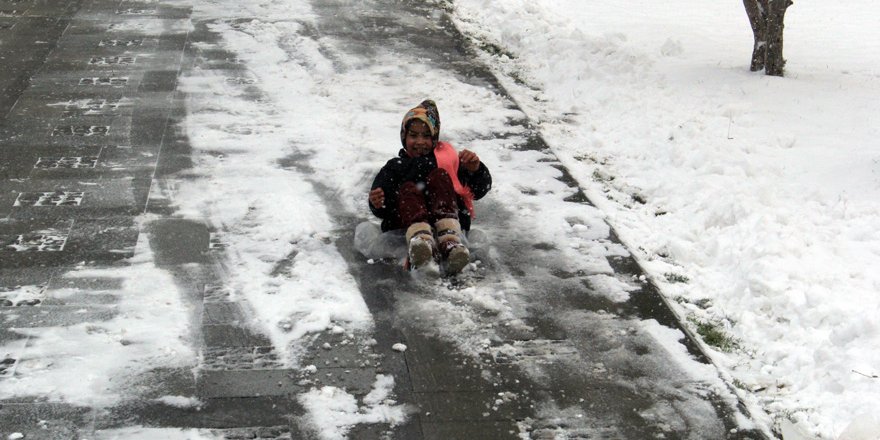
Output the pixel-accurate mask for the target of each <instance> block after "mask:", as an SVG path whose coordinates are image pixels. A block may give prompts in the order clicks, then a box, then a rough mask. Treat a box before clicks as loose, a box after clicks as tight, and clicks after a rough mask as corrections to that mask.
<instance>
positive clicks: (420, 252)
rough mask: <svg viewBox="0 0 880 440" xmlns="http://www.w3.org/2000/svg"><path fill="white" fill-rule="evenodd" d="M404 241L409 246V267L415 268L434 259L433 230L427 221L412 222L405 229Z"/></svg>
mask: <svg viewBox="0 0 880 440" xmlns="http://www.w3.org/2000/svg"><path fill="white" fill-rule="evenodd" d="M406 242H407V243H408V246H409V267H410V268H411V269H417V268H419V267H422V266H424V265H426V264H428V263H430V262H432V261H434V253H435V252H436V250H437V243H436V242H435V241H434V232H433V231H432V230H431V225H429V224H427V223H424V222H422V223H413V224H412V225H410V227H409V228H407V229H406Z"/></svg>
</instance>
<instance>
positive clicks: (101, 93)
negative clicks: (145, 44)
mask: <svg viewBox="0 0 880 440" xmlns="http://www.w3.org/2000/svg"><path fill="white" fill-rule="evenodd" d="M143 75H144V73H143V71H139V70H136V71H131V72H125V73H122V74H116V73H113V72H104V71H95V70H80V71H74V72H41V73H40V74H39V75H35V76H33V78H31V79H30V82H29V87H28V90H27V92H26V96H25V98H27V97H28V96H30V95H32V96H33V97H34V99H41V100H52V101H55V102H63V101H66V100H68V99H76V98H80V97H83V98H95V97H97V98H104V99H110V98H116V99H120V98H123V97H131V96H135V95H136V92H137V88H138V87H139V86H140V82H141V79H142V78H143ZM13 115H14V114H13Z"/></svg>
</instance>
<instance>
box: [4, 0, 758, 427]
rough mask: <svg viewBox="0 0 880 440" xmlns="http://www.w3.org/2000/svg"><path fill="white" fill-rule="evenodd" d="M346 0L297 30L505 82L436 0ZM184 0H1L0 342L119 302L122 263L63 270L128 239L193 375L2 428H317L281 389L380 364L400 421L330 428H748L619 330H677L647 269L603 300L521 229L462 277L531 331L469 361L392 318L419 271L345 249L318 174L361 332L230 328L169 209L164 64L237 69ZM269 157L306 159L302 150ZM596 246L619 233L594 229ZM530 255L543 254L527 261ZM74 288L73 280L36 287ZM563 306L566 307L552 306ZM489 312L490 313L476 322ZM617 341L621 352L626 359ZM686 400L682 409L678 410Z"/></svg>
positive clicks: (345, 233)
mask: <svg viewBox="0 0 880 440" xmlns="http://www.w3.org/2000/svg"><path fill="white" fill-rule="evenodd" d="M355 3H357V4H356V5H355ZM355 3H352V2H346V1H317V2H314V4H313V7H314V9H315V11H316V12H317V14H318V16H319V19H318V21H317V23H318V24H317V26H316V27H310V28H306V31H305V32H310V33H312V34H314V35H321V36H324V37H326V36H331V37H332V38H334V39H336V40H338V41H341V42H343V44H344V46H345V48H346V50H350V51H354V52H359V53H361V54H369V53H370V52H371V51H372V50H374V45H375V44H384V45H392V46H399V50H412V49H413V48H416V49H417V50H419V51H421V52H422V53H424V54H425V57H426V59H428V60H430V62H432V63H435V64H436V66H437V68H441V69H447V70H450V71H451V72H453V73H454V74H455V75H458V76H460V77H462V78H467V81H469V82H470V83H473V84H478V85H481V86H483V87H486V88H489V89H492V90H494V91H495V92H496V93H498V94H500V95H503V96H506V92H505V91H504V90H503V88H502V87H501V86H500V85H499V83H498V81H497V80H496V79H495V78H494V77H493V75H492V74H491V73H490V72H489V70H487V69H486V68H485V67H482V66H481V65H480V64H479V63H478V62H477V61H475V57H474V55H473V53H472V50H473V49H472V48H470V47H469V46H468V43H467V40H466V39H465V38H464V37H462V36H461V35H460V34H459V33H458V32H457V31H456V30H455V28H454V27H453V26H452V24H451V23H450V22H449V20H448V19H447V18H444V16H443V13H442V11H437V10H433V9H432V8H431V7H430V6H429V5H422V4H420V2H399V1H388V2H355ZM181 5H182V2H175V3H173V4H163V3H156V2H135V1H122V2H120V1H118V0H117V1H100V0H99V1H89V0H71V1H60V0H59V1H52V2H48V1H40V0H0V59H2V63H3V64H2V65H3V68H2V70H0V90H2V92H0V116H2V119H0V217H2V218H3V220H2V221H0V294H2V293H3V292H9V291H12V290H13V289H17V290H18V291H20V290H21V286H29V288H31V289H32V290H33V292H32V295H30V297H29V299H27V300H25V301H18V302H14V301H11V300H7V301H6V302H5V303H2V304H0V318H2V320H3V327H2V328H0V344H4V345H10V346H13V345H16V344H19V345H20V346H21V347H27V345H28V344H29V339H28V338H27V337H26V336H23V335H22V333H20V332H17V331H16V330H17V329H27V328H32V327H40V326H45V325H47V324H46V323H47V322H51V325H53V326H65V325H74V324H78V323H90V322H101V321H102V320H106V319H110V318H111V317H112V316H113V315H114V314H115V313H117V311H116V309H115V308H114V307H113V304H114V301H116V297H115V296H114V291H115V290H116V289H118V288H119V282H120V281H119V279H116V278H114V277H112V276H107V277H93V278H69V277H65V276H64V275H65V274H66V273H67V272H69V271H71V270H73V269H74V268H79V269H81V268H83V267H89V268H101V269H112V268H116V267H118V268H120V270H122V269H123V268H125V267H126V265H127V264H128V260H129V259H130V258H132V257H133V255H134V252H135V249H136V247H137V245H138V242H139V241H138V240H139V239H146V240H148V242H149V244H150V248H152V249H153V252H154V254H153V256H152V257H153V259H154V262H155V264H156V266H157V267H159V268H161V269H163V270H165V271H167V272H168V273H170V274H171V275H172V276H173V278H174V280H175V283H176V284H177V286H178V287H179V288H180V290H181V292H183V293H184V295H185V298H183V299H182V300H183V301H184V303H185V304H187V306H188V307H190V310H191V322H192V323H193V324H194V325H193V326H192V329H193V334H192V335H190V337H191V339H192V340H194V341H197V344H198V349H199V353H200V359H201V360H200V364H199V365H198V367H197V368H196V371H192V369H189V368H168V369H156V370H153V371H150V372H148V373H147V374H145V375H144V376H143V377H141V378H140V379H139V382H138V383H137V384H136V385H135V388H136V390H137V392H136V393H134V395H136V396H137V398H133V399H130V400H127V401H125V402H124V403H122V404H119V405H116V406H113V407H109V408H105V407H101V408H92V407H81V406H75V405H70V404H66V403H64V402H50V401H47V400H46V399H45V397H44V396H40V395H33V396H17V397H15V398H11V399H6V400H3V401H0V434H2V435H3V436H7V435H9V434H11V433H14V432H20V433H22V434H24V435H25V437H24V438H27V439H33V438H53V439H54V438H59V439H60V438H94V437H97V438H100V437H101V432H103V431H105V430H108V429H113V428H124V427H130V426H150V427H172V428H203V429H209V430H212V432H213V433H214V434H216V435H220V436H222V437H225V438H261V439H270V438H271V439H284V438H316V435H315V434H314V433H313V432H311V431H309V429H308V427H307V426H306V423H304V421H303V416H304V414H305V411H304V409H303V407H302V405H301V404H300V402H299V401H298V400H297V396H298V395H300V394H302V393H304V392H306V391H308V390H309V389H311V388H313V387H320V386H326V385H333V386H336V387H340V388H344V389H346V390H347V391H348V392H350V393H352V394H353V395H355V396H359V397H362V396H364V395H365V394H367V393H368V392H369V391H370V388H371V386H372V384H373V382H374V380H375V378H376V375H377V374H390V375H392V376H393V377H394V378H395V388H394V392H395V396H396V400H397V401H399V402H401V403H405V404H408V405H409V406H410V408H413V410H412V413H411V414H410V417H409V418H408V419H407V422H406V423H405V424H404V425H402V426H388V425H358V426H356V427H354V429H353V430H352V432H351V433H350V435H349V438H355V439H373V438H376V439H378V438H396V439H503V438H523V436H525V437H526V438H535V439H545V438H567V439H580V438H583V439H586V438H609V439H611V438H629V439H642V438H729V439H759V438H765V436H764V434H763V433H761V432H759V431H757V430H751V429H741V428H740V424H739V423H738V421H737V418H738V417H742V412H741V411H742V408H737V407H735V404H734V406H731V402H730V400H729V399H724V398H722V397H721V396H718V395H716V394H715V391H713V390H711V389H709V388H708V387H707V385H706V384H703V383H701V382H700V381H696V380H692V379H690V378H689V377H688V375H687V372H685V371H681V370H679V369H678V367H676V366H675V365H674V364H673V363H672V362H671V361H670V360H669V359H667V358H665V357H664V355H663V354H662V350H661V349H658V348H657V347H652V346H648V345H645V339H644V338H643V337H640V336H639V335H638V334H636V333H637V332H635V331H634V330H632V322H633V320H640V319H655V320H657V321H658V322H659V323H660V324H662V325H664V326H667V327H670V328H676V329H681V326H680V324H679V323H678V322H677V318H676V316H675V315H674V314H673V313H672V312H671V311H670V309H669V307H668V306H667V304H666V303H665V302H664V300H663V299H662V298H661V297H660V296H659V294H658V293H657V292H656V290H655V289H654V287H653V286H652V285H651V284H650V283H642V284H641V287H640V290H639V291H638V292H636V293H633V294H632V299H631V300H630V301H627V302H624V303H615V302H612V301H609V300H607V299H603V298H604V297H602V296H601V295H593V294H591V292H592V291H593V289H594V287H593V286H591V285H590V283H589V281H588V279H587V277H586V276H585V274H578V273H566V272H565V271H562V270H561V269H559V266H558V265H554V264H553V257H552V255H553V254H554V248H553V245H552V244H547V243H542V242H538V241H535V240H534V239H532V241H529V238H528V237H515V238H516V239H517V240H512V241H511V243H507V244H504V243H499V244H498V245H497V252H494V253H492V254H491V255H490V254H489V252H486V253H485V254H484V255H478V257H479V258H481V260H482V261H483V262H484V263H485V269H484V271H486V272H488V273H490V275H487V277H488V278H489V280H488V281H487V280H479V279H478V280H475V281H474V282H477V283H479V282H484V283H485V282H500V281H501V280H503V279H504V278H505V277H509V278H510V279H514V280H516V281H517V282H518V283H519V284H520V285H521V286H522V289H523V290H526V291H529V292H531V293H532V294H533V297H534V299H533V300H531V301H530V302H528V303H526V304H523V305H522V306H523V308H524V309H525V310H527V313H525V314H524V317H523V319H524V321H526V322H527V324H528V325H527V326H510V327H509V328H500V329H498V334H499V335H500V337H499V338H498V339H496V340H493V341H489V342H488V343H487V344H486V346H485V347H483V348H482V349H481V350H480V353H479V355H477V356H474V355H473V353H465V352H463V351H462V350H461V349H460V347H457V346H456V345H455V344H453V343H452V342H450V341H449V340H447V339H445V338H444V337H442V335H440V334H438V333H434V332H431V331H428V330H427V329H426V328H425V327H424V326H423V325H419V324H418V323H415V322H413V321H412V320H411V319H410V318H411V316H410V315H409V312H408V310H407V308H406V305H407V304H408V301H409V299H410V298H412V297H418V296H430V295H433V294H435V293H436V292H435V291H434V290H433V289H434V288H435V287H426V286H425V285H423V284H420V283H419V282H417V281H415V280H413V279H412V277H410V276H409V275H407V274H405V273H403V272H402V271H399V270H396V271H394V270H389V266H388V265H383V264H368V263H367V262H366V261H365V259H364V258H363V257H362V256H360V255H359V254H358V253H357V251H355V250H354V248H353V246H352V242H353V231H354V226H355V225H356V224H357V222H358V218H357V217H356V216H355V215H354V214H353V213H350V212H347V211H346V209H345V207H344V206H341V205H339V202H338V200H337V199H336V198H335V196H334V193H333V190H332V189H331V188H324V187H322V186H321V183H320V182H319V181H318V179H315V180H314V181H312V182H310V183H311V184H312V185H313V186H314V187H315V188H316V190H317V192H318V193H319V195H320V196H321V197H322V199H323V201H324V203H325V204H326V205H327V206H328V207H330V209H329V211H330V212H334V213H335V217H334V219H333V220H334V222H335V223H336V224H337V225H339V226H340V230H339V234H340V235H339V237H338V238H336V239H335V244H336V247H337V249H338V251H339V252H340V254H341V255H342V256H343V257H344V259H345V261H346V263H347V264H348V269H349V271H350V273H351V274H352V275H353V276H354V277H355V279H356V280H357V283H358V286H359V288H360V290H361V293H362V295H363V298H364V300H365V301H366V303H367V305H368V307H369V310H370V312H371V313H372V315H373V319H374V321H375V329H374V333H373V334H372V335H371V337H372V338H373V339H374V340H375V343H373V344H369V345H363V344H351V343H348V341H347V339H346V335H344V334H331V333H322V334H320V335H317V336H316V337H315V338H313V339H311V340H310V341H309V344H308V347H307V350H306V353H305V354H304V356H303V363H304V364H314V365H320V366H321V374H320V375H318V376H310V375H306V374H304V373H303V372H302V370H300V369H292V368H286V367H284V365H285V363H284V362H282V361H281V360H280V359H279V358H278V353H277V352H276V349H275V347H272V343H271V342H270V340H269V339H268V338H267V337H266V336H264V335H261V334H258V333H255V332H254V330H252V328H253V326H251V325H248V324H249V323H248V319H249V316H250V314H249V311H248V305H247V304H246V303H243V302H241V301H240V300H237V299H234V298H236V297H235V296H234V295H231V294H230V292H229V290H228V289H229V287H228V286H227V285H225V284H224V281H223V280H224V279H225V275H226V274H227V273H228V271H229V270H230V269H229V267H228V259H227V252H228V251H229V249H228V247H227V244H226V243H225V242H224V241H223V238H222V237H223V235H222V233H223V232H224V231H219V230H217V229H216V227H215V226H213V225H210V224H206V223H203V222H195V221H191V220H184V219H181V218H178V217H177V216H175V214H174V210H173V208H172V207H171V205H170V204H169V200H168V197H167V195H168V194H169V193H173V189H174V186H175V185H176V184H177V182H179V180H180V179H186V178H198V177H187V176H186V171H187V169H189V167H190V166H191V164H192V161H193V157H192V155H191V148H190V146H189V142H188V139H187V137H186V133H185V132H184V131H183V128H182V125H183V124H182V122H183V120H184V118H186V116H187V115H186V108H185V105H184V101H185V99H186V98H187V96H186V95H185V94H184V93H183V92H182V91H180V90H179V88H178V79H179V78H180V77H181V76H184V75H192V74H195V73H194V72H198V71H211V72H212V74H217V75H222V76H224V77H226V78H227V80H228V81H230V82H233V83H234V82H236V81H237V80H241V79H242V78H246V77H247V72H246V70H245V67H244V66H242V64H241V63H239V62H237V60H236V55H235V54H234V53H229V52H225V51H223V50H219V49H216V48H215V47H216V46H214V45H215V44H216V43H217V39H218V36H217V35H216V34H214V33H212V32H211V31H210V29H209V26H208V25H209V24H210V22H209V21H201V22H200V21H196V20H193V19H192V15H191V14H192V12H191V9H190V8H189V7H187V6H181ZM426 15H434V16H439V17H440V19H439V20H438V23H439V24H438V25H437V26H436V27H432V28H430V29H426V28H424V27H419V26H418V23H420V22H419V21H418V20H416V19H413V18H412V17H425V16H426ZM250 18H252V17H246V16H242V17H234V18H227V19H226V20H229V21H235V20H245V19H250ZM241 85H242V86H243V87H252V85H251V84H249V83H248V81H241ZM255 96H257V97H258V96H259V92H258V91H256V92H255ZM255 99H256V98H255ZM509 105H510V106H511V107H515V106H516V103H515V102H513V101H512V100H510V103H509ZM513 124H515V125H517V127H516V128H517V130H519V131H522V132H525V133H526V134H525V135H522V136H521V139H520V140H519V141H517V142H518V145H517V148H518V149H520V150H522V151H532V152H538V153H540V154H541V155H542V156H543V158H544V159H542V160H545V161H546V162H547V163H548V165H547V166H552V167H554V168H557V169H559V170H560V171H561V177H560V178H559V180H560V181H562V182H564V183H565V184H566V185H568V187H569V189H570V192H571V194H570V195H569V196H568V197H567V198H566V200H567V201H568V202H569V203H573V204H581V205H587V206H589V201H588V200H587V199H586V197H585V196H584V195H583V192H582V191H580V189H579V188H578V187H577V184H576V182H575V180H574V179H573V178H572V176H570V175H569V174H568V173H567V171H566V170H565V169H564V168H562V167H561V165H559V164H558V163H557V162H558V161H556V160H555V158H554V157H553V155H552V152H551V151H550V150H549V148H548V147H547V145H545V144H544V142H543V140H542V139H541V137H540V135H539V134H538V133H537V132H535V131H534V129H533V128H532V127H531V125H530V123H529V121H527V120H522V121H515V122H513ZM284 165H285V166H286V167H289V168H290V169H293V170H297V171H298V172H300V173H302V174H304V175H309V173H310V169H309V166H308V157H307V156H305V155H302V156H299V157H294V158H291V159H290V160H289V161H287V163H285V164H284ZM486 211H487V213H489V215H487V216H486V217H485V218H484V219H481V221H485V222H486V223H494V224H498V225H499V226H498V227H499V228H504V227H505V224H506V223H508V222H509V221H510V213H509V208H508V207H505V206H501V205H500V204H498V205H497V206H490V207H489V209H487V210H486ZM501 235H503V234H496V235H495V236H501ZM607 241H608V242H609V243H613V244H616V245H619V243H620V242H619V240H617V238H616V237H615V236H614V235H613V232H612V234H611V235H610V236H609V237H607ZM536 259H539V260H540V261H547V262H548V264H547V265H546V266H536V265H534V264H532V262H533V261H535V260H536ZM609 263H610V264H611V265H612V267H613V268H614V269H615V271H616V274H617V275H618V276H619V277H622V278H628V279H639V278H640V277H641V276H642V275H643V274H642V272H641V269H640V268H639V267H638V265H637V264H636V263H635V261H634V260H633V258H632V257H630V256H628V255H626V254H622V255H619V256H616V257H611V258H610V259H609ZM278 264H279V265H283V264H284V261H280V262H278ZM74 287H75V288H77V289H79V290H81V291H85V292H87V294H83V295H74V296H65V297H64V298H63V299H59V298H60V297H58V296H56V295H53V292H56V291H60V290H63V289H71V288H74ZM458 287H460V286H456V285H448V286H445V287H443V288H448V289H453V290H454V289H456V288H458ZM572 311H576V312H578V313H579V314H578V315H576V316H578V317H579V319H571V318H570V317H571V316H573V315H571V312H572ZM488 315H490V314H489V313H487V317H486V320H487V322H489V321H491V320H492V319H495V318H494V317H492V316H488ZM564 317H565V318H564ZM597 323H602V325H601V326H600V325H598V324H597ZM609 328H611V329H616V332H615V333H613V334H610V333H609V330H608V329H609ZM398 342H404V343H405V344H406V345H407V346H408V349H407V350H406V351H405V352H404V353H399V352H396V351H394V350H392V348H391V347H392V346H393V344H394V343H398ZM685 345H686V346H687V349H688V350H689V352H690V353H691V355H692V356H693V357H694V358H696V359H698V360H699V361H701V362H707V359H706V357H705V355H704V354H703V353H702V352H701V350H700V348H699V346H698V344H696V343H694V342H693V341H691V340H690V339H686V340H685ZM622 353H630V354H631V353H637V354H638V355H639V356H638V357H637V359H638V362H634V361H633V360H632V357H631V356H629V357H627V356H623V355H622ZM0 355H4V356H5V359H0V360H2V361H3V362H4V364H3V367H2V370H0V381H3V380H11V378H14V377H15V374H16V368H15V366H16V364H17V363H18V362H20V361H22V360H23V359H19V358H20V357H21V356H19V355H17V354H16V353H9V354H4V353H0ZM536 368H537V369H539V370H540V371H539V372H538V373H536V372H535V369H536ZM657 370H665V373H664V375H663V376H662V377H660V378H659V379H662V381H663V385H662V386H661V385H658V384H656V383H652V382H653V381H655V380H657V379H658V377H657V376H656V373H655V371H657ZM165 395H178V396H196V397H197V398H198V399H199V400H200V401H201V402H202V405H201V407H199V408H198V409H194V408H180V407H175V406H171V405H167V404H163V403H162V402H159V401H156V400H155V398H156V397H159V396H165ZM694 401H697V402H700V403H698V404H696V405H694V404H693V402H694ZM683 402H687V403H688V404H687V405H684V404H683ZM548 408H550V410H548ZM554 408H555V411H554V410H552V409H554ZM657 408H665V410H664V411H659V410H657ZM694 408H697V413H696V414H693V413H692V414H686V413H688V412H692V411H694ZM646 414H650V416H646ZM665 417H668V419H665ZM701 436H702V437H701Z"/></svg>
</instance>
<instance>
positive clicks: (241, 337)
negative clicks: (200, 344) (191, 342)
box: [202, 324, 271, 348]
mask: <svg viewBox="0 0 880 440" xmlns="http://www.w3.org/2000/svg"><path fill="white" fill-rule="evenodd" d="M202 338H203V339H204V343H205V346H206V347H210V348H216V347H262V346H267V345H271V342H269V339H268V338H266V337H265V336H263V335H257V334H254V333H253V332H252V331H250V330H249V329H247V328H244V327H240V326H236V325H228V324H214V325H206V326H203V327H202Z"/></svg>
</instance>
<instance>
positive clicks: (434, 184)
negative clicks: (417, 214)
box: [426, 168, 458, 222]
mask: <svg viewBox="0 0 880 440" xmlns="http://www.w3.org/2000/svg"><path fill="white" fill-rule="evenodd" d="M426 187H427V188H426V194H427V198H428V216H429V217H430V219H431V220H432V221H435V222H436V221H437V220H440V219H444V218H452V219H456V220H458V203H457V197H458V196H457V194H455V187H453V186H452V178H451V177H449V174H448V173H447V172H446V170H444V169H443V168H437V169H436V170H434V171H431V174H428V179H427V182H426Z"/></svg>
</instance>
